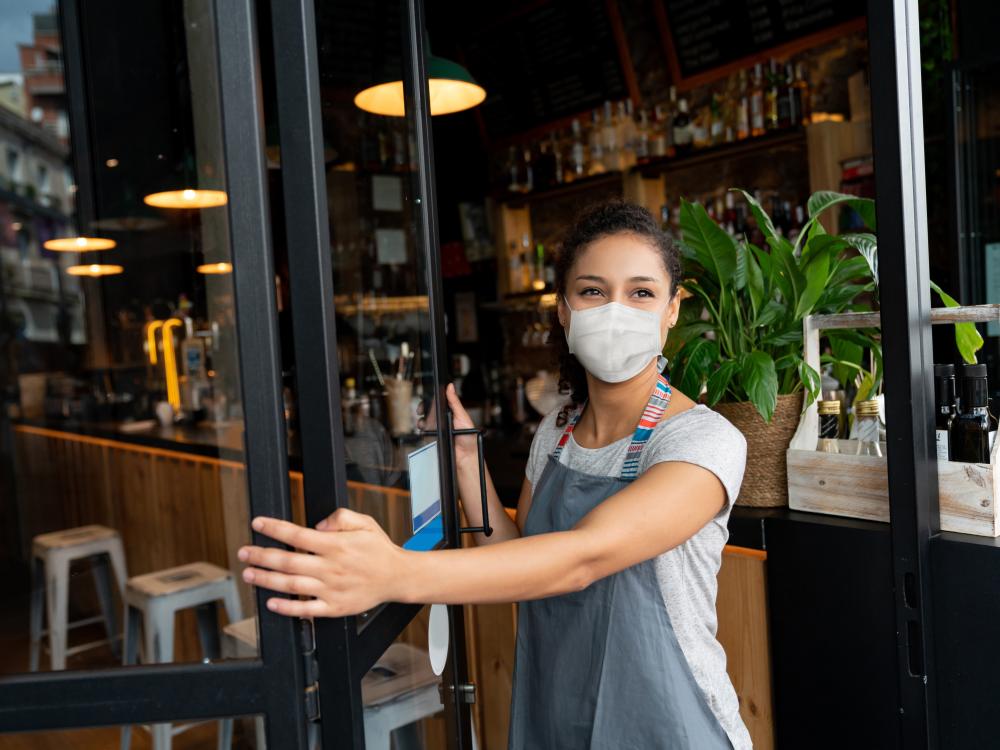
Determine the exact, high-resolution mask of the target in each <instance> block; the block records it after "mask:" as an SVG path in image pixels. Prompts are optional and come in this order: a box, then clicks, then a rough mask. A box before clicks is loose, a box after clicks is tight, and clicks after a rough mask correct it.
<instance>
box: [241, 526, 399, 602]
mask: <svg viewBox="0 0 1000 750" xmlns="http://www.w3.org/2000/svg"><path fill="white" fill-rule="evenodd" d="M252 526H253V528H254V530H255V531H257V532H258V533H260V534H264V535H265V536H269V537H271V538H272V539H276V540H277V541H279V542H284V543H285V544H287V545H289V546H290V547H292V548H294V549H298V550H303V552H290V551H287V550H283V549H278V548H275V547H257V546H253V545H249V546H246V547H241V548H240V551H239V558H240V560H242V561H243V562H245V563H248V567H247V568H246V569H245V570H244V571H243V580H244V581H246V582H247V583H251V584H253V585H254V586H257V587H259V588H264V589H269V590H271V591H279V592H282V593H285V594H293V595H301V596H310V597H314V598H313V599H286V598H284V597H273V598H271V599H268V600H267V607H268V609H270V610H271V611H273V612H277V613H278V614H282V615H289V616H291V617H343V616H346V615H355V614H358V613H360V612H365V611H367V610H369V609H371V608H372V607H375V606H377V605H379V604H382V603H383V602H387V601H399V600H400V596H401V595H402V594H403V593H404V592H405V591H406V585H405V583H404V579H405V572H406V565H405V563H404V560H405V555H406V552H405V551H404V550H403V549H402V548H401V547H398V546H397V545H395V544H393V542H392V540H390V539H389V537H388V536H387V535H386V533H385V531H383V530H382V527H381V526H379V525H378V523H376V522H375V519H373V518H372V517H371V516H366V515H363V514H361V513H355V512H354V511H351V510H347V509H346V508H341V509H339V510H337V511H336V512H335V513H333V515H331V516H330V517H329V518H327V519H326V520H324V521H322V522H321V523H320V524H318V525H317V528H316V530H313V529H308V528H305V527H303V526H298V525H297V524H294V523H289V522H288V521H281V520H278V519H277V518H267V517H263V516H261V517H258V518H255V519H254V520H253V524H252ZM306 552H311V553H313V554H305V553H306Z"/></svg>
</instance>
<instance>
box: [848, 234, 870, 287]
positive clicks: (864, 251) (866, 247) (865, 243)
mask: <svg viewBox="0 0 1000 750" xmlns="http://www.w3.org/2000/svg"><path fill="white" fill-rule="evenodd" d="M841 239H843V240H844V241H845V242H847V243H848V244H849V245H850V246H851V247H853V248H855V249H856V250H857V251H858V252H859V253H861V257H862V258H864V259H865V262H866V263H867V264H868V270H869V272H870V273H871V276H872V278H873V279H874V280H875V283H876V284H877V283H878V239H877V238H876V237H875V235H874V234H868V233H866V232H858V233H856V234H842V235H841Z"/></svg>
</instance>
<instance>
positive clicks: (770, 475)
mask: <svg viewBox="0 0 1000 750" xmlns="http://www.w3.org/2000/svg"><path fill="white" fill-rule="evenodd" d="M802 397H803V394H802V393H801V392H799V393H792V394H789V395H786V396H778V403H777V405H776V406H775V408H774V416H773V417H772V418H771V422H770V423H768V422H765V421H764V419H763V418H762V417H761V416H760V413H759V412H758V411H757V408H756V407H755V406H754V405H753V404H752V403H750V402H749V401H739V402H732V403H718V404H716V405H715V406H714V407H713V408H714V409H715V410H716V411H717V412H719V414H721V415H722V416H724V417H725V418H726V419H728V420H729V421H730V422H732V423H733V425H734V426H735V427H736V428H737V429H738V430H739V431H740V432H742V433H743V436H744V437H745V438H746V439H747V468H746V473H744V475H743V485H742V487H741V488H740V494H739V497H737V498H736V504H737V505H744V506H748V507H753V508H779V507H783V506H785V505H788V469H787V463H786V459H785V452H786V451H787V450H788V444H789V443H790V442H791V440H792V435H794V434H795V430H796V428H797V427H798V425H799V415H800V414H801V412H802Z"/></svg>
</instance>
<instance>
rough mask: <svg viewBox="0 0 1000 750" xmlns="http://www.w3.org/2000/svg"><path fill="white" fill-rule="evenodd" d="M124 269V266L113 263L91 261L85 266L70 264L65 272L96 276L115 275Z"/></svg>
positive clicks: (73, 274)
mask: <svg viewBox="0 0 1000 750" xmlns="http://www.w3.org/2000/svg"><path fill="white" fill-rule="evenodd" d="M124 270H125V269H124V267H122V266H116V265H114V264H103V263H91V264H89V265H85V266H70V267H69V268H67V269H66V273H68V274H69V275H70V276H89V277H91V278H97V277H98V276H117V275H118V274H120V273H121V272H122V271H124Z"/></svg>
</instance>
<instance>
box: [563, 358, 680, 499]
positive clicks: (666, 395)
mask: <svg viewBox="0 0 1000 750" xmlns="http://www.w3.org/2000/svg"><path fill="white" fill-rule="evenodd" d="M669 404H670V381H669V380H667V376H666V375H663V374H662V373H661V374H660V376H659V378H657V380H656V387H655V388H654V389H653V393H652V395H651V396H650V397H649V402H648V403H647V404H646V408H645V409H644V410H643V412H642V417H641V418H640V419H639V426H638V427H636V428H635V434H634V435H632V442H631V443H629V446H628V451H627V452H626V453H625V463H624V465H623V466H622V473H621V478H622V479H625V480H629V481H631V480H633V479H635V478H636V477H638V476H639V459H640V457H641V456H642V449H643V448H645V447H646V443H647V442H649V438H650V437H651V436H652V434H653V430H654V429H656V425H657V424H659V422H660V418H661V417H662V416H663V412H664V411H666V408H667V406H668V405H669ZM585 406H586V404H585V403H584V404H581V405H580V406H579V407H577V409H576V410H574V412H573V414H572V415H571V416H570V418H569V420H568V421H567V422H566V428H565V429H564V430H563V434H562V436H561V437H560V438H559V442H558V443H557V444H556V447H555V450H554V451H552V457H553V458H554V459H555V460H556V461H559V457H560V456H561V455H562V452H563V448H565V447H566V443H568V442H569V436H570V435H572V434H573V428H574V427H576V423H577V422H579V421H580V415H581V414H583V409H584V407H585Z"/></svg>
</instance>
